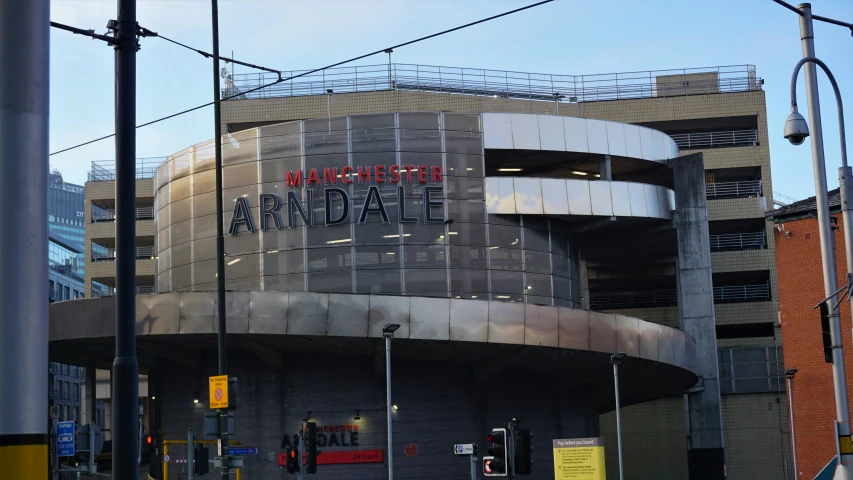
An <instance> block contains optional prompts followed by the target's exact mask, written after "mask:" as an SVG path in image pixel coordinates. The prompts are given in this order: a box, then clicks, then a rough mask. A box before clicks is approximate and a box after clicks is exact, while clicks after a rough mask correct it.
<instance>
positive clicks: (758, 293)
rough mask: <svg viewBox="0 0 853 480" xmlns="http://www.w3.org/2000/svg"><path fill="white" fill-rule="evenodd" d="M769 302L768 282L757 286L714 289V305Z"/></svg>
mask: <svg viewBox="0 0 853 480" xmlns="http://www.w3.org/2000/svg"><path fill="white" fill-rule="evenodd" d="M767 300H770V282H767V283H761V284H758V285H729V286H725V287H714V303H738V302H765V301H767Z"/></svg>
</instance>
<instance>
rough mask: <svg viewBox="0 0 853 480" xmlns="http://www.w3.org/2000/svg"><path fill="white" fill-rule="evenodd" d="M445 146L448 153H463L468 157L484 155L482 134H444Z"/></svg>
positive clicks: (446, 132)
mask: <svg viewBox="0 0 853 480" xmlns="http://www.w3.org/2000/svg"><path fill="white" fill-rule="evenodd" d="M444 144H445V148H446V151H447V153H462V154H466V155H482V154H483V139H482V136H481V134H480V133H470V132H453V131H449V130H446V131H445V132H444Z"/></svg>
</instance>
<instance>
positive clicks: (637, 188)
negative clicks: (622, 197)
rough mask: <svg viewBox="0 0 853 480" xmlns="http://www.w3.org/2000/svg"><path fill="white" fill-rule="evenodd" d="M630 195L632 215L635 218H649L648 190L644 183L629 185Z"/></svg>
mask: <svg viewBox="0 0 853 480" xmlns="http://www.w3.org/2000/svg"><path fill="white" fill-rule="evenodd" d="M628 195H629V196H630V200H631V215H632V216H634V217H647V216H649V209H648V208H647V207H646V190H645V187H644V186H643V184H642V183H629V184H628Z"/></svg>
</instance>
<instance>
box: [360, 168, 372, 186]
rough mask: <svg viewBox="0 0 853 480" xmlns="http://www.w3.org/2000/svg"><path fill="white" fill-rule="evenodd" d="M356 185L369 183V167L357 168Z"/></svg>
mask: <svg viewBox="0 0 853 480" xmlns="http://www.w3.org/2000/svg"><path fill="white" fill-rule="evenodd" d="M358 183H370V167H361V166H359V167H358Z"/></svg>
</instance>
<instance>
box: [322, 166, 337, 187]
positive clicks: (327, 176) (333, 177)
mask: <svg viewBox="0 0 853 480" xmlns="http://www.w3.org/2000/svg"><path fill="white" fill-rule="evenodd" d="M323 183H324V184H325V185H328V184H330V183H333V184H337V183H338V167H332V169H331V170H329V169H328V168H324V169H323Z"/></svg>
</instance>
